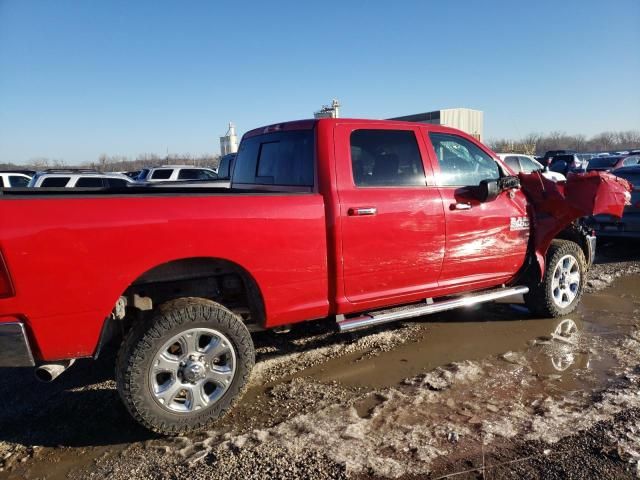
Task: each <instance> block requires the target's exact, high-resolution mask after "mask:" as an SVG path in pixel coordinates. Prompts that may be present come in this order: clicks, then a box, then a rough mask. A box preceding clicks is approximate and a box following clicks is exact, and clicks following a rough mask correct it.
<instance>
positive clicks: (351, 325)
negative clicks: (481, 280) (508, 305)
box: [338, 286, 529, 332]
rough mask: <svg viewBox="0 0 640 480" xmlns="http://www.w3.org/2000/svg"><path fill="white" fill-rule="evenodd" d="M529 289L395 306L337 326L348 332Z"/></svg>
mask: <svg viewBox="0 0 640 480" xmlns="http://www.w3.org/2000/svg"><path fill="white" fill-rule="evenodd" d="M528 291H529V287H525V286H519V287H511V288H500V289H497V290H488V291H484V292H480V293H472V294H469V295H465V296H462V297H456V298H452V299H450V300H442V301H439V302H433V303H427V304H420V305H411V306H407V307H396V308H393V309H389V310H383V311H380V312H376V313H371V314H364V315H361V316H359V317H355V318H347V319H345V320H342V321H340V322H338V328H339V329H340V331H341V332H349V331H351V330H356V329H359V328H367V327H372V326H374V325H381V324H383V323H389V322H395V321H396V320H403V319H405V318H413V317H420V316H422V315H429V314H431V313H438V312H444V311H446V310H453V309H454V308H460V307H468V306H470V305H476V304H478V303H484V302H491V301H493V300H498V299H500V298H505V297H510V296H511V295H519V294H524V293H527V292H528Z"/></svg>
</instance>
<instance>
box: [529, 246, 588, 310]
mask: <svg viewBox="0 0 640 480" xmlns="http://www.w3.org/2000/svg"><path fill="white" fill-rule="evenodd" d="M586 270H587V269H586V261H585V258H584V253H583V252H582V249H581V248H580V246H579V245H578V244H576V243H574V242H571V241H569V240H554V241H553V242H551V246H550V247H549V251H548V253H547V265H546V268H545V272H544V276H543V278H542V281H541V282H540V283H539V284H537V285H534V286H530V287H529V293H527V294H526V295H525V296H524V300H525V303H526V305H527V307H528V308H529V310H531V311H532V312H533V313H535V314H536V315H539V316H543V317H560V316H562V315H567V314H569V313H571V312H573V311H574V310H575V309H576V307H577V306H578V304H579V303H580V299H581V298H582V293H583V290H584V285H585V282H586Z"/></svg>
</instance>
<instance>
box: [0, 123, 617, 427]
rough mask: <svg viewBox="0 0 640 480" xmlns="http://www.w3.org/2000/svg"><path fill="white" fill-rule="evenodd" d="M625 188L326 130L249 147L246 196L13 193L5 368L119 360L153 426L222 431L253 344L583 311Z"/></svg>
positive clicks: (425, 131) (407, 138)
mask: <svg viewBox="0 0 640 480" xmlns="http://www.w3.org/2000/svg"><path fill="white" fill-rule="evenodd" d="M616 178H617V177H613V176H611V175H609V174H607V173H599V172H594V173H592V174H585V175H575V176H572V177H571V178H569V179H568V181H567V182H566V183H565V182H559V183H555V182H553V181H550V180H548V179H546V178H544V177H543V176H542V175H540V174H539V173H537V172H534V173H531V174H524V173H521V174H520V175H519V176H514V175H513V172H511V171H510V170H509V168H508V167H506V166H505V165H504V164H503V163H502V161H501V160H499V159H498V158H497V157H496V156H495V154H494V153H493V152H491V151H490V150H489V149H488V148H487V147H485V146H484V145H482V144H481V143H479V142H477V141H476V140H475V139H473V138H472V137H470V136H468V135H466V134H464V133H462V132H460V131H458V130H454V129H451V128H446V127H442V126H436V125H423V124H416V123H408V122H398V121H376V120H350V119H319V120H304V121H297V122H288V123H282V124H277V125H271V126H267V127H263V128H259V129H255V130H252V131H250V132H248V133H247V134H245V135H244V137H243V139H242V142H241V144H240V148H239V151H238V154H237V156H236V158H235V163H234V167H233V172H232V178H231V188H220V189H218V188H201V189H197V188H181V187H179V186H175V187H171V188H162V189H148V188H147V189H145V188H143V187H133V188H127V189H120V190H109V189H105V188H103V189H89V188H85V189H83V188H78V189H66V190H65V189H47V188H41V189H9V190H4V191H0V193H1V194H0V366H36V367H37V368H36V374H37V376H38V377H39V378H41V379H43V380H52V379H54V378H55V377H56V376H57V375H59V374H60V373H61V372H62V371H64V370H65V368H67V367H68V366H69V365H70V364H71V363H72V362H73V360H74V359H77V358H83V357H97V355H98V354H99V353H100V351H101V348H102V347H103V346H104V345H105V343H106V342H108V341H112V342H120V346H119V348H120V350H119V354H118V359H117V361H116V366H115V369H116V381H117V385H118V390H119V393H120V395H121V397H122V400H123V402H124V404H125V405H126V407H127V409H128V411H129V412H130V413H131V414H132V416H133V417H134V418H135V419H136V420H137V421H139V422H140V423H141V424H142V425H144V426H146V427H147V428H149V429H151V430H153V431H156V432H159V433H163V434H181V433H186V432H190V431H196V430H200V429H203V428H207V426H209V425H210V424H211V422H213V421H215V420H216V419H217V418H219V417H220V416H221V415H223V414H224V413H225V412H226V411H228V409H229V408H230V407H231V406H232V404H233V403H234V402H235V401H236V400H237V399H238V398H239V397H240V396H241V393H242V392H243V390H244V387H245V386H246V384H247V381H248V379H249V375H250V372H251V369H252V367H253V363H254V348H253V343H252V339H251V334H250V332H251V331H253V330H260V329H273V328H276V327H287V326H289V325H291V324H294V323H298V322H304V321H308V320H315V319H326V321H327V322H333V323H334V324H335V326H336V328H337V329H338V330H340V331H350V330H353V329H356V328H365V327H368V326H371V325H379V324H383V323H386V322H391V321H394V320H400V319H406V318H411V317H417V316H422V315H425V314H429V313H433V312H439V311H443V310H448V309H452V308H456V307H461V306H468V305H471V304H474V303H480V302H487V301H492V300H496V299H499V298H504V297H507V296H511V295H514V294H518V293H520V294H524V298H525V301H526V304H527V305H528V307H529V309H530V310H531V311H532V312H533V313H534V314H535V315H538V316H544V317H547V316H559V315H564V314H567V313H569V312H571V311H573V310H574V309H575V308H576V306H577V304H578V302H579V301H580V298H581V296H582V292H583V288H584V285H585V273H586V270H587V268H588V265H589V263H590V261H591V259H592V257H593V253H594V241H595V239H594V238H593V237H592V236H591V235H589V234H588V232H586V231H585V230H584V229H582V228H580V227H578V226H576V224H575V223H574V220H575V219H576V218H578V217H581V216H583V215H588V214H597V213H607V214H611V215H617V216H620V215H621V213H622V209H623V208H624V204H625V202H626V201H628V197H629V193H628V191H629V185H628V184H627V183H626V182H625V180H623V179H617V180H616ZM70 266H72V267H70ZM399 305H403V306H404V308H402V309H397V308H393V307H397V306H399ZM452 347H453V345H452Z"/></svg>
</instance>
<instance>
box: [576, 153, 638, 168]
mask: <svg viewBox="0 0 640 480" xmlns="http://www.w3.org/2000/svg"><path fill="white" fill-rule="evenodd" d="M627 158H629V157H628V156H626V155H607V156H602V157H595V158H592V159H591V160H589V164H588V165H587V172H591V171H594V170H596V171H602V172H609V171H611V170H613V169H615V168H619V167H622V166H625V164H624V161H625V159H627ZM633 161H634V160H633V159H632V160H630V162H629V163H630V164H633Z"/></svg>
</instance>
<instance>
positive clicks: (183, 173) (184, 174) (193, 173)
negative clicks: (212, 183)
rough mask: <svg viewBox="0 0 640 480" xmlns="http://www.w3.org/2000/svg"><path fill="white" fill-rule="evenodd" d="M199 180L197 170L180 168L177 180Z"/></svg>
mask: <svg viewBox="0 0 640 480" xmlns="http://www.w3.org/2000/svg"><path fill="white" fill-rule="evenodd" d="M199 178H200V176H199V175H198V170H196V169H195V168H181V169H180V172H178V179H179V180H198V179H199Z"/></svg>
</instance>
